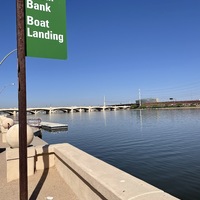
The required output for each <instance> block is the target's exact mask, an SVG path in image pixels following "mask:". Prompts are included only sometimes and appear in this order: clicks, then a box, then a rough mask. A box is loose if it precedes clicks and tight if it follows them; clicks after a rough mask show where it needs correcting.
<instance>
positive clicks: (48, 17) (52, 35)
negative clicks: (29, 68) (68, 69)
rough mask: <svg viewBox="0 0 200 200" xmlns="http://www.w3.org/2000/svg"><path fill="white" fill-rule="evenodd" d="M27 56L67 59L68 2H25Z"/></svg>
mask: <svg viewBox="0 0 200 200" xmlns="http://www.w3.org/2000/svg"><path fill="white" fill-rule="evenodd" d="M25 27H26V30H25V31H26V56H31V57H41V58H56V59H67V41H66V40H67V38H66V0H25Z"/></svg>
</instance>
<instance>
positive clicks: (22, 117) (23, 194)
mask: <svg viewBox="0 0 200 200" xmlns="http://www.w3.org/2000/svg"><path fill="white" fill-rule="evenodd" d="M24 3H25V2H24V0H17V4H16V6H17V7H16V12H17V58H18V107H19V181H20V183H19V184H20V186H19V188H20V192H19V193H20V200H27V199H28V178H27V116H26V61H25V27H24V16H25V15H24V10H25V9H24Z"/></svg>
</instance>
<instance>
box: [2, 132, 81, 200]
mask: <svg viewBox="0 0 200 200" xmlns="http://www.w3.org/2000/svg"><path fill="white" fill-rule="evenodd" d="M6 147H8V146H7V144H5V143H2V134H1V133H0V200H4V199H6V200H13V199H15V200H17V199H19V180H15V181H11V182H9V183H7V179H6V174H7V173H6ZM28 196H29V200H36V199H37V200H45V199H46V197H48V196H51V197H53V200H65V199H66V200H78V198H77V197H76V195H75V194H74V193H73V191H72V190H71V189H70V187H69V186H68V185H67V184H66V183H65V182H64V180H63V179H62V178H61V177H60V175H59V174H58V172H57V170H56V168H55V167H52V168H50V169H48V170H44V171H42V170H41V171H37V172H36V173H35V174H34V175H33V176H29V177H28Z"/></svg>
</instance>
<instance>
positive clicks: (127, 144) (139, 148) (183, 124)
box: [31, 109, 200, 200]
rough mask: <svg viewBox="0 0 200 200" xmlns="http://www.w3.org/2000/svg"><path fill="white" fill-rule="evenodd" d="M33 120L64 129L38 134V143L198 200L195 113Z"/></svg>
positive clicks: (199, 115)
mask: <svg viewBox="0 0 200 200" xmlns="http://www.w3.org/2000/svg"><path fill="white" fill-rule="evenodd" d="M31 117H32V116H31ZM35 117H41V118H42V120H43V121H51V122H59V123H67V124H68V125H69V129H68V131H63V132H54V133H52V132H47V131H44V130H43V131H42V134H43V139H44V140H45V141H47V142H48V143H50V144H54V143H63V142H68V143H70V144H72V145H74V146H76V147H78V148H80V149H82V150H84V151H86V152H88V153H89V154H92V155H93V156H95V157H97V158H100V159H102V160H104V161H106V162H108V163H110V164H112V165H114V166H116V167H118V168H120V169H122V170H124V171H126V172H128V173H130V174H132V175H133V176H135V177H138V178H140V179H142V180H144V181H146V182H148V183H150V184H152V185H154V186H156V187H158V188H160V189H162V190H164V191H166V192H168V193H170V194H172V195H174V196H176V197H178V198H180V199H183V200H199V199H200V159H199V154H200V110H192V109H191V110H142V111H136V110H129V111H106V112H91V113H70V114H66V113H55V114H51V115H36V116H35Z"/></svg>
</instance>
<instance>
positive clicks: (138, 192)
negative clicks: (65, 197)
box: [53, 144, 177, 200]
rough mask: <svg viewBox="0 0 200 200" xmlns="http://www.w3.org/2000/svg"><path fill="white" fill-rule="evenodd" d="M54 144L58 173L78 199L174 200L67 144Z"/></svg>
mask: <svg viewBox="0 0 200 200" xmlns="http://www.w3.org/2000/svg"><path fill="white" fill-rule="evenodd" d="M53 146H54V152H55V165H56V168H57V169H58V172H59V173H60V175H61V176H62V178H63V179H64V180H65V182H66V183H67V184H68V185H69V186H70V187H71V188H72V190H73V191H74V193H75V194H76V195H77V197H78V198H80V199H81V200H96V199H109V200H133V199H137V200H140V199H143V200H145V199H148V200H150V199H152V200H155V199H159V200H167V199H168V200H172V199H177V198H175V197H173V196H171V195H169V194H167V193H165V192H164V191H162V190H159V189H158V188H156V187H154V186H152V185H150V184H148V183H146V182H144V181H142V180H140V179H137V178H135V177H133V176H131V175H129V174H127V173H125V172H124V171H122V170H119V169H117V168H115V167H113V166H111V165H109V164H107V163H105V162H103V161H101V160H99V159H97V158H95V157H93V156H91V155H89V154H87V153H85V152H83V151H81V150H79V149H77V148H75V147H73V146H72V145H70V144H58V145H53Z"/></svg>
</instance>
